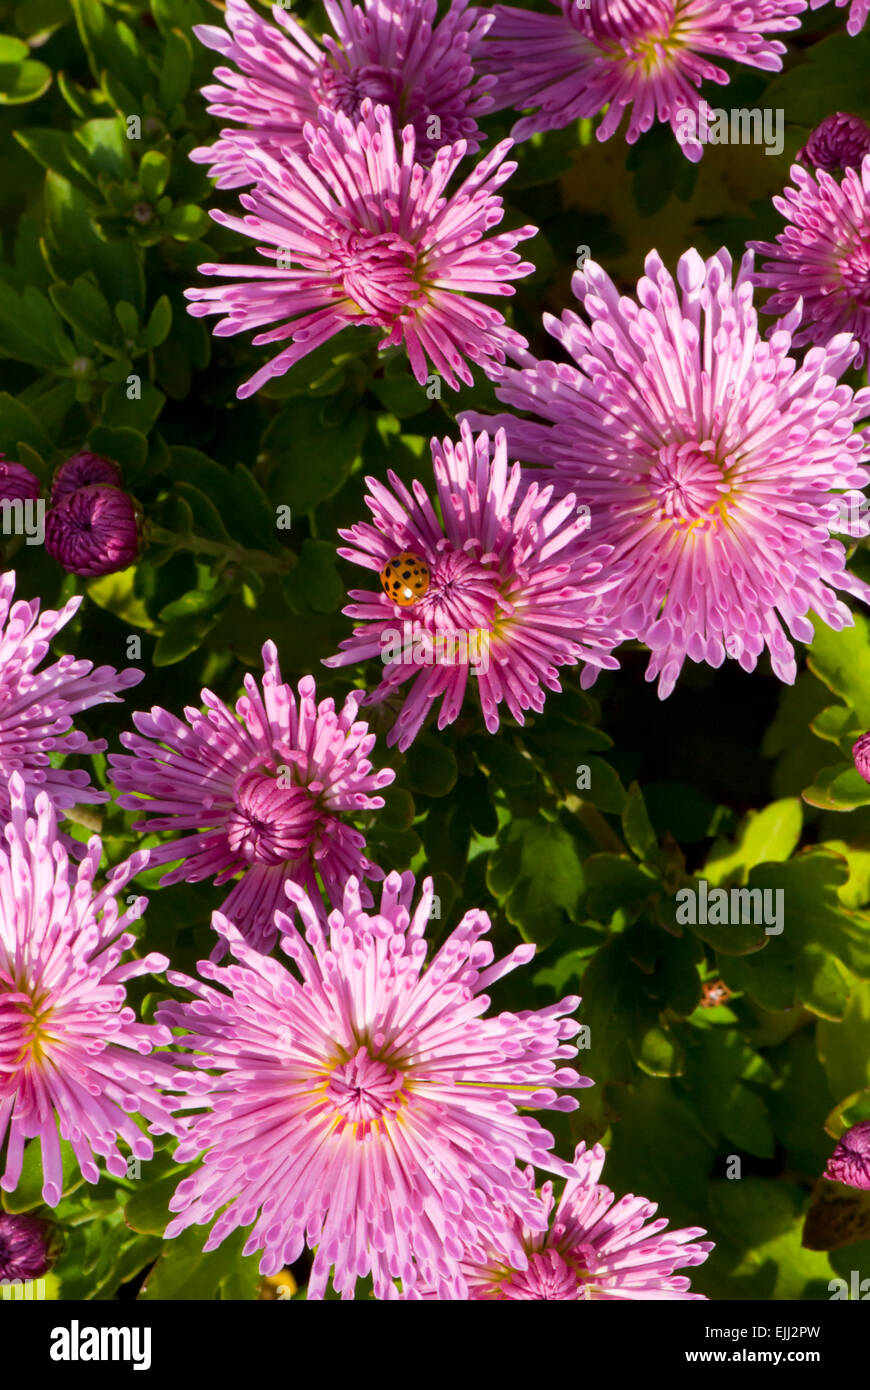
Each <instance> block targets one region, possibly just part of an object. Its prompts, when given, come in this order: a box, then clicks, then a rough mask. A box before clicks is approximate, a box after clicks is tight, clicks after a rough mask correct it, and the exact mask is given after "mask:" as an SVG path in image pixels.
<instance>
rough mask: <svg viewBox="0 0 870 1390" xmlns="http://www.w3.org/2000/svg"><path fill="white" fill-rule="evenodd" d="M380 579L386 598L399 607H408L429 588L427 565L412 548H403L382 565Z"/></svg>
mask: <svg viewBox="0 0 870 1390" xmlns="http://www.w3.org/2000/svg"><path fill="white" fill-rule="evenodd" d="M380 579H381V587H382V589H383V591H384V593H385V594H386V596H387V598H391V599H392V600H393V602H394V603H398V605H399V607H400V608H410V607H411V604H412V603H416V602H417V600H418V599H421V598H422V597H423V595H424V594H425V593H426V591H427V589H428V588H429V566H428V565H427V564H426V561H425V560H423V559H421V557H420V556H419V555H415V554H414V552H413V550H403V551H402V553H401V555H396V556H395V557H394V558H393V559H392V560H390V561H389V562H388V563H387V564H386V565H384V568H383V569H382V570H381V574H380Z"/></svg>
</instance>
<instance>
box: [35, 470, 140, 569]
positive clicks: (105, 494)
mask: <svg viewBox="0 0 870 1390" xmlns="http://www.w3.org/2000/svg"><path fill="white" fill-rule="evenodd" d="M45 548H46V550H47V551H48V553H49V555H51V556H52V558H53V559H55V560H57V562H58V564H61V565H63V567H64V569H65V570H67V572H68V573H69V574H82V575H87V576H89V577H93V576H95V575H99V574H113V573H114V572H115V571H116V570H123V569H126V568H127V566H128V565H131V564H132V563H133V561H134V560H135V559H136V556H137V554H138V553H139V516H138V514H137V511H136V507H135V505H134V503H133V500H132V498H130V497H128V495H127V493H126V492H122V490H121V489H120V488H119V487H110V486H108V485H107V484H106V483H92V484H91V485H90V486H89V487H82V488H79V489H78V491H76V492H73V493H71V494H70V495H69V496H68V497H66V498H64V500H63V501H62V502H61V503H60V504H59V505H58V506H56V507H52V508H51V510H50V511H49V513H48V515H47V516H46V518H45Z"/></svg>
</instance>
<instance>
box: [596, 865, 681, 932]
mask: <svg viewBox="0 0 870 1390" xmlns="http://www.w3.org/2000/svg"><path fill="white" fill-rule="evenodd" d="M583 873H584V876H585V879H586V886H587V889H588V896H587V899H586V909H587V911H588V912H589V913H590V914H591V916H593V917H595V918H597V919H598V921H600V922H609V921H610V919H611V918H612V916H613V914H614V913H615V912H617V911H619V910H620V909H621V908H622V909H627V908H632V907H637V906H638V905H639V904H640V903H643V902H645V901H646V900H647V898H649V897H651V896H652V894H653V893H656V892H661V889H662V883H661V879H660V878H659V877H658V876H657V875H655V874H653V873H651V872H650V871H649V870H647V869H644V868H642V867H641V866H640V865H639V864H637V863H636V862H635V860H633V859H631V858H630V857H629V856H628V855H627V854H625V855H619V854H593V855H591V856H590V858H589V859H587V860H586V862H585V864H584V866H583Z"/></svg>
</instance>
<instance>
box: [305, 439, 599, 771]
mask: <svg viewBox="0 0 870 1390" xmlns="http://www.w3.org/2000/svg"><path fill="white" fill-rule="evenodd" d="M431 447H432V459H433V467H434V471H435V481H436V486H437V491H438V503H439V505H440V510H441V516H442V517H443V524H442V522H441V521H439V519H438V516H437V515H436V513H435V510H434V508H433V506H432V503H431V502H430V500H429V498H428V496H427V495H426V492H425V489H424V488H423V485H422V483H419V482H416V483H415V484H414V487H413V494H412V493H411V492H409V491H408V489H407V488H406V487H405V485H404V484H403V483H402V481H401V479H400V478H398V477H397V476H396V474H395V473H393V472H388V475H387V476H388V478H389V483H390V487H389V488H388V487H386V486H385V485H384V484H383V483H381V482H379V481H378V479H376V478H367V479H366V481H367V483H368V487H369V496H368V497H367V498H366V502H367V504H368V506H369V508H370V509H371V511H372V513H373V516H374V525H371V524H369V523H365V522H364V523H361V524H359V525H357V526H353V527H351V528H350V530H347V531H340V532H339V534H340V535H341V536H342V537H343V538H344V539H345V540H348V541H352V542H353V546H352V547H345V548H342V549H339V552H338V553H339V555H341V556H342V557H343V558H344V559H345V560H350V561H352V562H353V563H354V564H357V565H361V566H362V567H363V568H365V569H368V570H376V571H377V570H381V569H382V568H383V567H384V566H385V564H387V563H388V562H389V560H390V559H391V557H394V556H396V555H397V554H399V553H401V552H403V551H404V552H410V553H412V554H414V555H416V556H418V557H419V558H420V559H422V560H423V561H424V562H425V564H426V567H427V569H428V571H429V586H428V589H427V590H426V592H425V593H424V594H423V596H422V597H421V598H419V600H418V601H417V602H416V603H414V604H413V606H412V607H400V606H399V605H398V604H397V603H395V602H394V601H393V600H392V599H391V598H389V597H388V596H387V594H386V593H385V592H384V591H383V590H382V589H381V590H380V591H379V592H377V593H373V592H371V591H370V590H368V589H352V590H351V593H350V597H351V598H352V599H354V600H355V602H354V603H352V604H351V605H350V606H349V607H347V608H345V609H344V612H345V613H346V614H347V615H348V616H349V617H351V618H355V619H358V620H359V622H360V625H359V626H358V627H355V628H354V632H353V636H352V637H350V638H348V639H347V640H345V641H344V642H342V643H341V649H342V651H341V655H338V656H334V657H330V658H329V659H328V660H327V661H326V663H325V664H326V665H327V666H343V665H347V664H349V663H351V662H358V661H362V660H366V659H367V658H369V657H374V656H378V657H380V659H381V660H382V661H383V662H384V666H385V671H384V678H383V680H382V681H381V683H380V685H379V686H378V688H377V689H376V690H375V691H373V692H372V694H371V695H370V696H369V697H368V701H369V703H372V702H376V701H379V700H385V699H388V698H389V697H390V696H391V695H393V694H395V693H396V692H397V691H398V690H400V689H401V687H402V685H403V684H405V682H407V681H412V682H413V684H412V686H411V690H410V692H409V695H408V698H407V700H406V701H405V704H404V707H403V709H402V711H401V713H400V715H399V717H398V719H397V720H396V723H395V726H394V728H393V729H392V730H391V732H390V735H389V737H388V739H387V742H388V743H390V744H393V743H398V745H399V748H400V749H403V750H404V749H405V748H407V747H408V746H409V744H410V743H412V741H413V740H414V738H415V737H416V735H417V733H418V732H419V730H420V728H421V726H422V724H423V721H424V720H425V718H426V716H427V714H428V713H429V711H430V710H431V709H432V708H433V707H434V705H435V704H436V703H437V701H438V699H439V698H440V699H441V708H440V711H439V715H438V728H439V729H443V728H445V727H446V726H447V725H448V724H450V723H452V722H453V721H454V720H455V719H456V718H457V717H458V715H459V712H460V710H461V708H462V704H463V700H464V699H465V695H466V691H467V688H468V683H469V678H470V677H473V678H475V680H474V683H475V684H476V686H477V692H478V695H479V697H480V704H481V708H482V710H483V715H484V719H485V721H486V727H487V729H488V730H489V731H490V733H495V731H496V730H497V729H498V726H499V710H498V707H499V705H500V704H502V703H504V704H505V705H506V706H507V708H508V709H509V710H510V712H511V714H512V715H513V716H514V718H515V719H516V720H517V721H518V722H519V723H520V724H522V723H523V722H524V716H523V711H524V710H527V709H532V710H536V711H540V710H542V709H543V707H544V698H545V695H544V691H545V689H548V690H561V688H562V687H561V684H560V681H559V675H558V671H557V667H559V666H565V665H571V664H575V663H577V662H578V661H580V660H583V661H586V662H587V663H588V665H587V667H586V668H585V669H584V671H583V673H582V676H581V684H583V685H591V683H592V681H593V680H594V679H595V677H596V675H597V674H598V668H600V667H606V668H608V669H613V668H615V667H616V666H617V665H618V662H617V661H616V659H615V658H614V657H613V656H611V655H610V651H611V649H612V648H613V647H614V646H615V645H616V644H617V643H618V642H619V641H620V640H621V633H620V630H619V628H618V627H617V626H616V625H615V623H614V621H613V617H612V613H611V607H612V594H611V590H612V589H613V588H614V586H615V585H616V584H617V583H618V582H619V573H618V571H613V570H607V571H604V569H603V566H604V561H605V560H606V559H607V558H608V556H609V555H610V548H609V547H608V546H594V547H593V546H591V545H589V544H588V543H586V542H585V539H584V533H585V531H586V529H587V527H588V523H589V514H588V508H586V507H585V506H584V507H578V506H576V505H575V499H574V497H573V495H569V496H567V497H564V498H563V499H562V500H561V501H560V502H554V501H553V489H552V488H551V487H539V485H538V483H537V482H532V483H531V484H530V483H529V482H528V481H527V482H526V483H525V485H524V484H523V482H522V478H521V474H522V470H521V467H520V465H519V464H518V463H516V464H514V466H513V468H509V467H508V461H507V444H506V440H505V435H504V432H503V431H502V432H499V434H497V435H496V437H495V447H494V448H493V449H491V447H490V440H489V436H488V435H487V434H485V433H484V434H481V435H480V436H479V437H478V438H477V439H476V440H475V439H474V437H473V436H472V433H471V430H470V428H469V426H468V425H467V424H463V425H462V427H461V441H460V443H459V444H454V443H453V442H452V441H451V440H450V439H445V440H443V441H441V442H439V441H438V440H437V439H433V440H432V441H431ZM390 489H392V491H391V490H390Z"/></svg>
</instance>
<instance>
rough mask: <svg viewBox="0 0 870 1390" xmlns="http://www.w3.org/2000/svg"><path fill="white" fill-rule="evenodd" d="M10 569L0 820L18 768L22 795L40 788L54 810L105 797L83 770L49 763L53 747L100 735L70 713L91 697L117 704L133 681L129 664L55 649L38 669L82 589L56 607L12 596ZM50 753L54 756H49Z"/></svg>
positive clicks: (91, 743) (65, 748)
mask: <svg viewBox="0 0 870 1390" xmlns="http://www.w3.org/2000/svg"><path fill="white" fill-rule="evenodd" d="M14 595H15V573H14V571H13V570H10V571H9V572H8V573H7V574H4V575H0V821H2V820H5V819H7V818H8V813H9V803H8V799H7V793H6V784H7V782H8V780H9V777H10V774H11V773H13V772H20V773H21V776H22V778H23V779H24V783H25V786H26V788H27V790H28V795H29V796H30V797H31V798H32V797H33V796H35V795H36V793H37V792H38V791H44V792H45V793H46V794H47V795H48V797H49V798H50V800H51V802H52V804H53V805H54V807H55V809H56V810H66V809H67V808H68V807H70V806H75V805H78V804H86V803H88V804H91V805H93V804H96V803H98V802H102V801H108V800H109V794H108V792H104V791H97V790H96V788H94V787H92V786H91V783H90V779H89V777H88V774H87V772H85V771H83V770H76V771H71V770H67V769H65V768H60V767H53V766H52V760H53V759H52V755H57V754H70V753H102V752H103V750H104V749H105V747H106V742H105V739H101V738H100V739H89V738H87V736H86V735H85V734H84V733H82V732H81V731H80V730H78V729H74V728H73V718H74V716H75V715H77V714H80V713H81V712H82V711H83V710H86V709H90V708H91V707H92V706H93V705H99V704H118V703H119V702H120V699H121V695H120V692H121V691H124V690H128V689H129V688H130V686H133V685H138V683H139V681H141V679H142V672H141V671H137V670H136V669H135V668H134V667H129V668H128V669H127V670H126V671H116V670H115V668H114V667H113V666H100V667H98V668H97V669H96V670H95V669H94V665H93V662H91V661H80V660H77V659H76V657H74V656H62V657H61V658H60V659H59V660H58V661H55V662H53V663H52V664H51V665H49V666H44V667H43V668H42V670H37V667H39V665H40V663H41V662H42V661H43V660H44V659H45V657H46V655H47V653H48V650H49V644H50V642H51V640H52V638H53V637H55V636H56V635H57V633H58V632H60V630H61V628H62V627H64V626H65V625H66V623H68V622H69V621H70V619H71V618H72V616H73V614H74V613H75V612H76V611H77V610H78V607H79V604H80V603H81V601H82V600H81V597H76V598H72V599H70V601H69V603H67V604H66V605H65V606H64V607H63V608H62V609H61V610H60V612H58V613H55V612H53V611H52V610H51V609H46V610H45V612H44V613H43V614H42V616H41V617H40V615H39V599H33V600H31V601H30V602H24V601H23V600H19V602H17V603H14V602H13V599H14ZM55 760H56V757H55Z"/></svg>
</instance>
